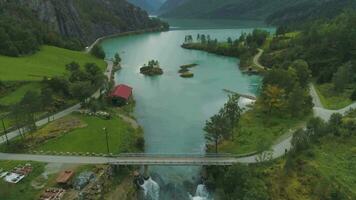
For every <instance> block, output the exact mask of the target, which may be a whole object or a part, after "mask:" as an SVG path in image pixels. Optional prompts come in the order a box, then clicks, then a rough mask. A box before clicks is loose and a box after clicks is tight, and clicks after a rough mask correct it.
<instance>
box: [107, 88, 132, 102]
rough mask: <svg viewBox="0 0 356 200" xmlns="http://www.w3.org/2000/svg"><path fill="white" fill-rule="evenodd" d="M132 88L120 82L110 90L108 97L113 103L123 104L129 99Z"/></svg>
mask: <svg viewBox="0 0 356 200" xmlns="http://www.w3.org/2000/svg"><path fill="white" fill-rule="evenodd" d="M132 90H133V89H132V87H130V86H127V85H124V84H120V85H118V86H116V87H115V89H114V90H113V91H112V92H111V94H110V97H111V99H112V101H113V103H114V104H116V105H124V104H126V103H127V102H128V101H129V100H130V99H131V97H132Z"/></svg>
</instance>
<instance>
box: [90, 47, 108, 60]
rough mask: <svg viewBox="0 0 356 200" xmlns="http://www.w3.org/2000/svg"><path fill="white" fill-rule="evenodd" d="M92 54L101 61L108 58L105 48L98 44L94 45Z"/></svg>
mask: <svg viewBox="0 0 356 200" xmlns="http://www.w3.org/2000/svg"><path fill="white" fill-rule="evenodd" d="M91 54H92V55H94V56H95V57H97V58H100V59H104V58H105V56H106V55H105V52H104V50H103V48H102V47H101V46H100V45H98V44H96V45H94V47H93V48H92V50H91Z"/></svg>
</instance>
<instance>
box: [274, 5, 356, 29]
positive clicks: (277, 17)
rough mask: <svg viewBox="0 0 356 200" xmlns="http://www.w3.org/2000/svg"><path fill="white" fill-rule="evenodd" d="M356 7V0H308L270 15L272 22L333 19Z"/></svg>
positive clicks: (288, 22) (291, 22)
mask: <svg viewBox="0 0 356 200" xmlns="http://www.w3.org/2000/svg"><path fill="white" fill-rule="evenodd" d="M354 8H356V1H355V0H328V1H325V0H324V1H307V2H302V3H300V4H297V5H295V6H290V7H287V8H285V9H281V10H279V11H277V12H275V13H273V14H272V15H270V16H268V18H267V22H268V23H270V24H298V23H300V22H301V21H309V20H314V19H320V18H326V19H331V18H334V17H335V16H337V15H339V14H340V13H341V12H342V11H344V10H345V9H354Z"/></svg>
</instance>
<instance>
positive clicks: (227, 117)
mask: <svg viewBox="0 0 356 200" xmlns="http://www.w3.org/2000/svg"><path fill="white" fill-rule="evenodd" d="M238 100H239V96H238V95H230V96H229V99H228V101H227V103H225V105H224V107H223V108H221V109H220V111H219V112H218V113H217V114H215V115H214V116H212V117H211V118H210V119H209V120H208V121H206V123H205V127H204V131H205V132H206V134H205V139H206V140H207V141H208V143H209V144H212V145H213V146H214V148H215V153H218V146H219V142H220V141H221V140H223V139H233V137H234V131H235V127H236V125H237V124H238V123H239V120H240V116H241V113H242V109H241V108H240V107H239V105H238Z"/></svg>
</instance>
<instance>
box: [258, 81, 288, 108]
mask: <svg viewBox="0 0 356 200" xmlns="http://www.w3.org/2000/svg"><path fill="white" fill-rule="evenodd" d="M284 96H285V91H284V90H283V89H281V88H279V87H277V86H274V85H267V86H266V88H265V89H264V91H263V94H262V102H263V106H266V108H267V112H268V113H271V112H272V111H274V110H280V109H281V108H282V107H283V106H284Z"/></svg>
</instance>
